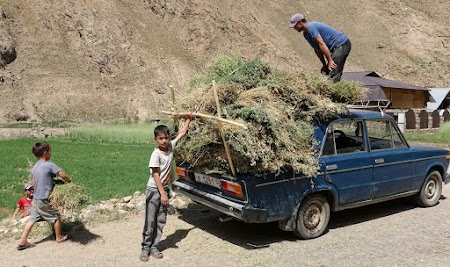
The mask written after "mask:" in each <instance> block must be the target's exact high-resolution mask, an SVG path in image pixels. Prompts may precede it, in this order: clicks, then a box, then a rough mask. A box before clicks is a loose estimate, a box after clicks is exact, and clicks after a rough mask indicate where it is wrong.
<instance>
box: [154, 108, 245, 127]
mask: <svg viewBox="0 0 450 267" xmlns="http://www.w3.org/2000/svg"><path fill="white" fill-rule="evenodd" d="M160 112H161V113H162V114H166V115H170V116H173V117H188V116H189V112H178V113H174V112H170V111H164V110H162V111H160ZM191 116H192V117H197V118H204V119H212V120H216V121H218V122H219V121H220V122H224V123H229V124H232V125H235V126H239V127H242V128H244V129H247V126H245V125H244V124H242V123H239V122H235V121H232V120H227V119H224V118H218V117H216V116H212V115H208V114H204V113H200V112H192V113H191Z"/></svg>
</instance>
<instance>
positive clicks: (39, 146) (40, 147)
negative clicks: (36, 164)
mask: <svg viewBox="0 0 450 267" xmlns="http://www.w3.org/2000/svg"><path fill="white" fill-rule="evenodd" d="M31 151H32V152H33V154H34V155H35V156H36V158H40V157H42V155H44V152H45V151H47V152H49V151H50V144H49V143H47V142H37V143H36V144H34V146H33V149H32V150H31Z"/></svg>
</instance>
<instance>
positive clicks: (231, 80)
mask: <svg viewBox="0 0 450 267" xmlns="http://www.w3.org/2000/svg"><path fill="white" fill-rule="evenodd" d="M213 83H215V84H216V85H215V86H216V89H217V96H218V99H219V106H220V107H219V108H220V109H221V110H220V111H221V112H220V113H222V118H226V119H229V120H232V121H234V122H238V123H241V124H243V125H245V126H246V127H239V126H236V125H233V124H230V123H221V125H220V126H221V128H222V131H223V135H224V139H225V142H226V143H227V145H228V146H229V154H230V155H231V159H232V163H233V164H234V167H235V169H236V173H237V174H252V175H262V174H264V173H267V172H275V173H280V172H283V171H285V170H293V171H295V172H297V173H303V174H304V175H307V176H313V175H314V174H315V173H316V172H317V160H316V157H315V152H316V151H314V149H313V146H312V143H313V138H312V134H313V122H314V121H315V120H320V119H326V118H328V117H331V116H334V115H336V114H338V113H341V112H343V111H344V110H345V105H344V104H345V103H351V102H354V101H355V100H357V99H359V98H361V97H362V95H363V92H364V91H363V88H362V87H361V86H360V85H359V84H356V83H353V82H350V81H341V82H339V83H336V84H333V83H332V82H331V81H329V80H328V79H327V78H326V77H325V76H313V77H310V78H305V76H304V75H302V74H299V73H288V72H285V71H280V70H277V69H275V68H272V67H271V66H270V65H269V64H268V63H266V62H264V61H262V60H260V59H254V60H245V59H243V58H242V57H240V56H237V55H225V56H220V57H218V58H217V59H216V60H215V61H214V62H213V63H212V64H211V65H209V66H208V67H207V68H206V70H205V72H204V73H203V74H200V75H197V76H194V77H193V78H192V80H191V81H190V88H189V90H188V91H187V93H186V94H185V95H183V96H179V97H178V98H177V104H176V107H175V109H176V110H178V111H180V112H181V111H191V112H198V113H202V114H210V115H214V116H217V114H218V113H219V112H218V106H217V103H216V102H215V100H214V93H213V90H212V85H213ZM181 142H182V143H180V144H179V145H177V151H178V155H179V157H181V160H184V161H186V162H188V163H190V164H191V165H193V166H194V167H195V169H196V171H199V172H203V173H221V174H231V171H230V164H229V161H228V160H227V153H226V150H225V146H224V142H223V139H222V137H221V133H220V131H219V129H218V121H217V120H214V119H196V120H194V121H193V122H192V123H191V126H190V129H189V133H188V135H187V137H186V138H184V139H182V141H181Z"/></svg>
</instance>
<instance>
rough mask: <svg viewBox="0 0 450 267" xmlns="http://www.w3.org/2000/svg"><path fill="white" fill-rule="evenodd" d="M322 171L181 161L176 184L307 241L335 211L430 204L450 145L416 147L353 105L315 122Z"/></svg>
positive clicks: (388, 121) (448, 174) (384, 118)
mask: <svg viewBox="0 0 450 267" xmlns="http://www.w3.org/2000/svg"><path fill="white" fill-rule="evenodd" d="M314 137H315V138H316V139H317V142H315V143H316V144H317V145H316V147H315V148H316V150H317V151H318V162H319V166H320V170H319V172H318V174H317V175H316V176H315V177H305V176H303V175H301V174H297V173H294V172H285V173H282V174H279V175H275V174H270V173H269V174H266V175H264V176H263V177H255V176H251V175H242V176H239V177H237V178H234V177H229V176H214V175H205V174H202V173H197V172H196V171H195V169H194V168H193V167H184V168H183V167H177V174H178V176H179V179H178V180H177V181H175V182H174V184H173V185H174V190H175V191H177V192H178V193H180V194H183V195H185V196H187V197H189V198H191V199H192V200H194V201H196V202H199V203H202V204H204V205H206V206H208V207H211V208H213V209H216V210H218V211H220V212H222V213H224V214H227V215H229V216H232V217H234V218H236V219H239V220H242V221H244V222H247V223H267V222H278V225H279V227H280V229H282V230H285V231H292V232H293V233H294V234H295V235H297V236H298V237H299V238H301V239H310V238H316V237H319V236H320V235H322V234H323V233H324V232H325V231H326V230H327V227H328V222H329V219H330V213H331V211H339V210H344V209H349V208H354V207H359V206H363V205H368V204H372V203H378V202H382V201H388V200H391V199H395V198H401V197H409V196H412V197H413V198H414V199H415V200H416V202H417V203H418V205H420V206H422V207H431V206H434V205H436V204H437V203H438V202H439V200H440V197H441V192H442V186H443V184H446V183H448V182H449V181H450V167H449V162H450V151H449V150H446V149H439V148H434V147H428V146H418V145H410V144H408V142H407V141H406V140H405V138H404V136H403V135H402V133H401V132H400V131H399V129H398V126H397V124H396V122H395V121H394V120H393V118H392V117H391V116H389V115H386V114H382V113H379V112H373V111H361V110H349V111H348V112H346V114H342V115H339V116H337V117H336V118H334V119H332V120H329V121H323V122H320V123H317V124H316V125H315V127H314Z"/></svg>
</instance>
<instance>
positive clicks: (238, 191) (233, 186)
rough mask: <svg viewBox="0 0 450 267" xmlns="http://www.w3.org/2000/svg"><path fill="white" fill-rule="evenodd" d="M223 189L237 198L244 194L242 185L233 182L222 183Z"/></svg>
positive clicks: (223, 181)
mask: <svg viewBox="0 0 450 267" xmlns="http://www.w3.org/2000/svg"><path fill="white" fill-rule="evenodd" d="M221 187H222V190H223V191H224V192H227V193H230V194H232V195H235V196H237V197H242V196H244V194H243V193H242V187H241V185H239V184H237V183H233V182H228V181H225V180H222V181H221Z"/></svg>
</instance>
